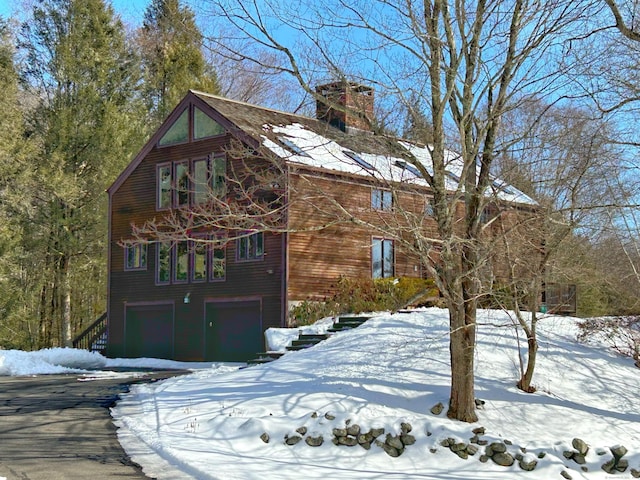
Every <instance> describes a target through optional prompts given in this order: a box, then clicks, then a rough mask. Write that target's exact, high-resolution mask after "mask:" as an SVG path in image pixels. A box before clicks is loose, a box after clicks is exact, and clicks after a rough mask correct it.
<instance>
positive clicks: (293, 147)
mask: <svg viewBox="0 0 640 480" xmlns="http://www.w3.org/2000/svg"><path fill="white" fill-rule="evenodd" d="M278 139H279V140H280V141H281V142H282V144H283V145H284V146H285V147H287V148H288V149H289V150H291V151H292V152H293V153H295V154H296V155H299V156H301V157H307V158H311V156H310V155H309V154H308V153H307V152H305V151H304V150H303V149H302V148H300V147H299V146H298V145H296V144H295V143H293V141H292V140H291V139H290V138H287V137H278Z"/></svg>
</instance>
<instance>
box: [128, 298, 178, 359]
mask: <svg viewBox="0 0 640 480" xmlns="http://www.w3.org/2000/svg"><path fill="white" fill-rule="evenodd" d="M125 354H126V356H127V357H151V358H173V305H172V304H171V305H131V306H127V313H126V319H125Z"/></svg>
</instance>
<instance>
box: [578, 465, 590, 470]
mask: <svg viewBox="0 0 640 480" xmlns="http://www.w3.org/2000/svg"><path fill="white" fill-rule="evenodd" d="M580 470H582V471H583V472H588V471H589V469H588V468H587V467H585V466H584V465H583V466H581V467H580Z"/></svg>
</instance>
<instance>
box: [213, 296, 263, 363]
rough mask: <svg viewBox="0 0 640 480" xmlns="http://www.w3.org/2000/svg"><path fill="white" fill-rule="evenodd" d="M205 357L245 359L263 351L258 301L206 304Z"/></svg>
mask: <svg viewBox="0 0 640 480" xmlns="http://www.w3.org/2000/svg"><path fill="white" fill-rule="evenodd" d="M205 332H206V333H205V360H206V361H225V362H245V361H247V360H249V359H250V358H253V357H254V356H255V354H256V353H257V352H260V351H263V350H264V335H263V331H262V304H261V301H260V300H238V301H211V302H207V303H206V304H205Z"/></svg>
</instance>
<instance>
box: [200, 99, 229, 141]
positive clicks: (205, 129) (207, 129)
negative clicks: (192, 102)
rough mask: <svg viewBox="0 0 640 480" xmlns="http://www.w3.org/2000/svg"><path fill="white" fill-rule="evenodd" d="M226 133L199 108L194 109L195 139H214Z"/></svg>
mask: <svg viewBox="0 0 640 480" xmlns="http://www.w3.org/2000/svg"><path fill="white" fill-rule="evenodd" d="M223 133H224V128H223V127H222V125H220V124H219V123H218V122H216V121H215V120H214V119H213V118H211V117H210V116H209V115H207V114H206V113H204V112H203V111H202V110H200V109H199V108H197V107H194V109H193V139H194V140H199V139H201V138H207V137H214V136H216V135H221V134H223Z"/></svg>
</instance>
